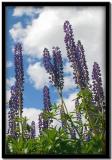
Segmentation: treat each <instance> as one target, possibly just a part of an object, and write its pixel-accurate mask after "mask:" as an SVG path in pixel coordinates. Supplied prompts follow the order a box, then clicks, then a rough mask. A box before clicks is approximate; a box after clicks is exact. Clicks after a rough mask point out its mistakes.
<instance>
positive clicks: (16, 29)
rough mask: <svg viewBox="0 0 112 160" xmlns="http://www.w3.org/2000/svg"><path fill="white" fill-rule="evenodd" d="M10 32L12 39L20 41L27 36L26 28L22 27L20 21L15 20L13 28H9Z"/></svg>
mask: <svg viewBox="0 0 112 160" xmlns="http://www.w3.org/2000/svg"><path fill="white" fill-rule="evenodd" d="M9 32H10V34H11V36H12V38H13V39H14V41H16V42H18V41H20V42H22V41H23V39H24V38H25V37H26V36H27V32H26V29H25V28H23V26H22V24H21V22H17V23H16V24H14V25H13V28H12V29H10V31H9Z"/></svg>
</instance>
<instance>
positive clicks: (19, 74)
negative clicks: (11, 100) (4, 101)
mask: <svg viewBox="0 0 112 160" xmlns="http://www.w3.org/2000/svg"><path fill="white" fill-rule="evenodd" d="M15 78H16V89H17V90H18V91H17V96H19V101H20V102H19V103H21V104H20V105H21V108H22V107H23V93H22V92H23V90H24V88H23V83H24V71H23V56H22V44H21V43H17V44H16V46H15Z"/></svg>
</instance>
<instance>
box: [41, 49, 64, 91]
mask: <svg viewBox="0 0 112 160" xmlns="http://www.w3.org/2000/svg"><path fill="white" fill-rule="evenodd" d="M43 63H44V67H45V69H46V71H47V72H48V73H49V74H50V77H49V79H50V82H51V83H52V84H53V85H54V86H55V87H56V88H57V89H58V90H62V89H63V85H64V80H63V62H62V57H61V51H60V49H59V47H53V58H52V59H51V57H50V54H49V51H48V49H46V48H45V49H44V51H43Z"/></svg>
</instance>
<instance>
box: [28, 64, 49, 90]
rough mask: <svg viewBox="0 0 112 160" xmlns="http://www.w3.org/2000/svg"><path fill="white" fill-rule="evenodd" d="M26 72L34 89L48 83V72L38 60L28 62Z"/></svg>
mask: <svg viewBox="0 0 112 160" xmlns="http://www.w3.org/2000/svg"><path fill="white" fill-rule="evenodd" d="M27 74H28V75H29V78H30V82H31V83H33V85H34V87H35V88H36V89H42V88H43V87H44V85H49V79H48V74H47V73H46V70H45V69H44V67H43V66H42V65H41V63H40V62H37V63H34V64H30V65H29V67H28V69H27Z"/></svg>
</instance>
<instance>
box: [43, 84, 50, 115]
mask: <svg viewBox="0 0 112 160" xmlns="http://www.w3.org/2000/svg"><path fill="white" fill-rule="evenodd" d="M43 98H44V100H43V101H44V109H45V111H48V112H49V111H50V110H51V102H50V95H49V88H48V87H47V86H44V89H43Z"/></svg>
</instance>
